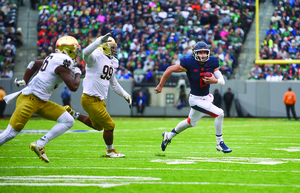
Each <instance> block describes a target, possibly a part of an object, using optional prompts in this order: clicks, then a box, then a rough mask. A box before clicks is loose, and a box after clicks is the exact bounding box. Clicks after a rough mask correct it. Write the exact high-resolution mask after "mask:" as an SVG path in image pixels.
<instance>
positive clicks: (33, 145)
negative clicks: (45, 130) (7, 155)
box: [29, 142, 50, 163]
mask: <svg viewBox="0 0 300 193" xmlns="http://www.w3.org/2000/svg"><path fill="white" fill-rule="evenodd" d="M29 147H30V149H31V151H34V153H36V155H37V156H38V157H39V158H40V159H42V161H44V162H46V163H49V162H50V161H49V159H48V157H47V155H46V153H45V151H46V149H45V147H41V146H38V145H37V144H36V142H32V143H31V144H30V146H29Z"/></svg>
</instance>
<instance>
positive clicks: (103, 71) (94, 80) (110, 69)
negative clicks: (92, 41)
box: [83, 49, 119, 100]
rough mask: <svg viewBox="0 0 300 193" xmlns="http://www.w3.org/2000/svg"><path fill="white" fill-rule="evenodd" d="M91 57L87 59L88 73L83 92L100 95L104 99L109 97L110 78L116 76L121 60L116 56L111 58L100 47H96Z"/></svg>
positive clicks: (84, 80)
mask: <svg viewBox="0 0 300 193" xmlns="http://www.w3.org/2000/svg"><path fill="white" fill-rule="evenodd" d="M89 57H90V58H89V59H88V61H86V62H87V65H86V75H85V78H84V79H83V93H85V94H87V95H89V96H97V97H100V99H101V100H103V99H105V98H106V97H107V94H108V89H109V85H110V79H111V78H112V77H113V76H114V73H115V71H116V68H117V67H118V66H119V61H118V60H117V59H115V58H113V59H109V58H108V57H107V56H106V55H105V54H103V52H101V51H100V50H99V49H96V50H95V51H94V52H93V53H92V54H91V55H90V56H89ZM88 62H89V63H88Z"/></svg>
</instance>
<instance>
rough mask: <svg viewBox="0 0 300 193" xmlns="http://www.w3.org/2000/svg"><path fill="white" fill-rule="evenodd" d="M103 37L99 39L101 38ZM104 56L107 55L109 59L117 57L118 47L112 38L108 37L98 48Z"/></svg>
mask: <svg viewBox="0 0 300 193" xmlns="http://www.w3.org/2000/svg"><path fill="white" fill-rule="evenodd" d="M102 37H103V36H101V37H99V38H102ZM98 49H100V50H101V51H102V52H103V53H104V54H105V55H107V56H108V57H109V58H112V57H115V58H117V57H118V45H117V43H116V41H115V40H114V38H112V37H109V38H108V42H105V43H102V44H100V46H99V47H98Z"/></svg>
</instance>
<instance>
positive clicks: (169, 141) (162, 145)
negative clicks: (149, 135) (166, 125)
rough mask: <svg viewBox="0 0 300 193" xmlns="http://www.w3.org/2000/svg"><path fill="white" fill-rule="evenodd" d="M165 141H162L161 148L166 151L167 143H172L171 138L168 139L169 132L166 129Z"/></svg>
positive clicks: (164, 133) (163, 134)
mask: <svg viewBox="0 0 300 193" xmlns="http://www.w3.org/2000/svg"><path fill="white" fill-rule="evenodd" d="M162 137H163V141H162V142H161V150H163V151H165V149H166V147H167V145H168V144H169V143H171V140H169V139H168V132H166V131H164V132H163V133H162Z"/></svg>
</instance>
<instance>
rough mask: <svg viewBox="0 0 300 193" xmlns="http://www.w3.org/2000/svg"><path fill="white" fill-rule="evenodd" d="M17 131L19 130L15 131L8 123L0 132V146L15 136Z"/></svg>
mask: <svg viewBox="0 0 300 193" xmlns="http://www.w3.org/2000/svg"><path fill="white" fill-rule="evenodd" d="M19 133H20V132H18V131H15V130H14V129H13V128H12V126H10V125H8V126H7V128H6V129H5V130H4V131H3V132H2V133H1V134H0V146H1V145H3V144H4V143H6V142H8V141H9V140H11V139H13V138H15V137H16V136H17V135H18V134H19Z"/></svg>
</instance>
